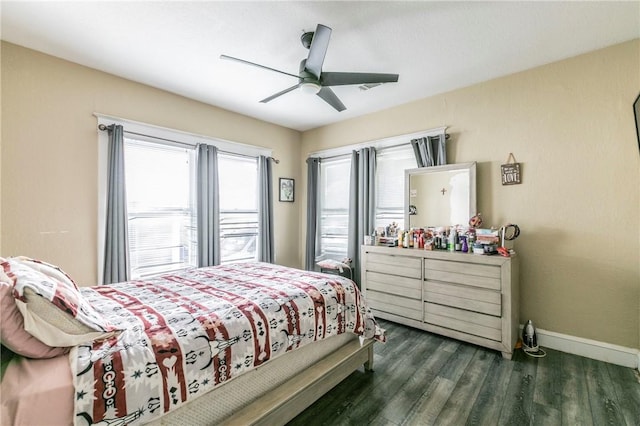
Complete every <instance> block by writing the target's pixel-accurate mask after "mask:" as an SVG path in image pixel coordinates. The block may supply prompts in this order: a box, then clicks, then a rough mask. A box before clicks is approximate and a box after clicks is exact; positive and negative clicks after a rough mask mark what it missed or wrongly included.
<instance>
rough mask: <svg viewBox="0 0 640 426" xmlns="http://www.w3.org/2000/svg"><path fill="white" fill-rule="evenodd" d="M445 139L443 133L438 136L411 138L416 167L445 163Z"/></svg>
mask: <svg viewBox="0 0 640 426" xmlns="http://www.w3.org/2000/svg"><path fill="white" fill-rule="evenodd" d="M446 140H447V139H446V137H445V135H444V133H443V134H441V135H438V136H427V137H424V138H418V139H413V140H412V141H411V146H413V152H414V154H415V156H416V162H417V163H418V167H431V166H443V165H445V164H447V151H446V149H445V148H446Z"/></svg>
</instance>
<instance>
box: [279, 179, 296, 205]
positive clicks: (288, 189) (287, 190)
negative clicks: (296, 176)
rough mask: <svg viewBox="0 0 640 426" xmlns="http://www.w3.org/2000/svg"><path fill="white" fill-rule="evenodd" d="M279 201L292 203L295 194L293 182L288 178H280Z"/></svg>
mask: <svg viewBox="0 0 640 426" xmlns="http://www.w3.org/2000/svg"><path fill="white" fill-rule="evenodd" d="M279 186H280V198H279V200H280V201H287V202H290V203H293V197H294V194H295V191H294V188H295V181H294V180H293V179H290V178H280V185H279Z"/></svg>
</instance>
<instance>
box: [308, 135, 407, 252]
mask: <svg viewBox="0 0 640 426" xmlns="http://www.w3.org/2000/svg"><path fill="white" fill-rule="evenodd" d="M413 168H416V159H415V156H414V153H413V148H412V147H411V145H410V144H403V145H400V146H393V147H389V148H380V149H378V150H377V152H376V215H375V226H376V227H386V226H387V225H389V224H390V223H392V222H396V223H398V225H399V226H400V228H402V227H403V226H404V179H405V177H404V171H405V169H413ZM350 172H351V159H350V156H349V155H341V156H339V157H334V158H328V159H327V158H324V159H323V160H322V162H321V163H320V178H319V185H320V208H319V233H320V238H319V240H320V243H319V249H318V250H316V261H320V260H323V259H336V260H342V259H343V258H345V257H346V256H347V238H348V227H349V181H350Z"/></svg>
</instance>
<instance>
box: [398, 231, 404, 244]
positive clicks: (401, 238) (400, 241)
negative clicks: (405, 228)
mask: <svg viewBox="0 0 640 426" xmlns="http://www.w3.org/2000/svg"><path fill="white" fill-rule="evenodd" d="M403 238H404V237H403V235H402V229H400V230H399V231H398V248H402V241H403Z"/></svg>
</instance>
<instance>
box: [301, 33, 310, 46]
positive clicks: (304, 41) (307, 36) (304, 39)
mask: <svg viewBox="0 0 640 426" xmlns="http://www.w3.org/2000/svg"><path fill="white" fill-rule="evenodd" d="M312 40H313V31H307V32H306V33H303V34H302V35H301V36H300V41H301V42H302V45H303V46H304V47H305V49H309V48H310V47H311V41H312Z"/></svg>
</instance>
